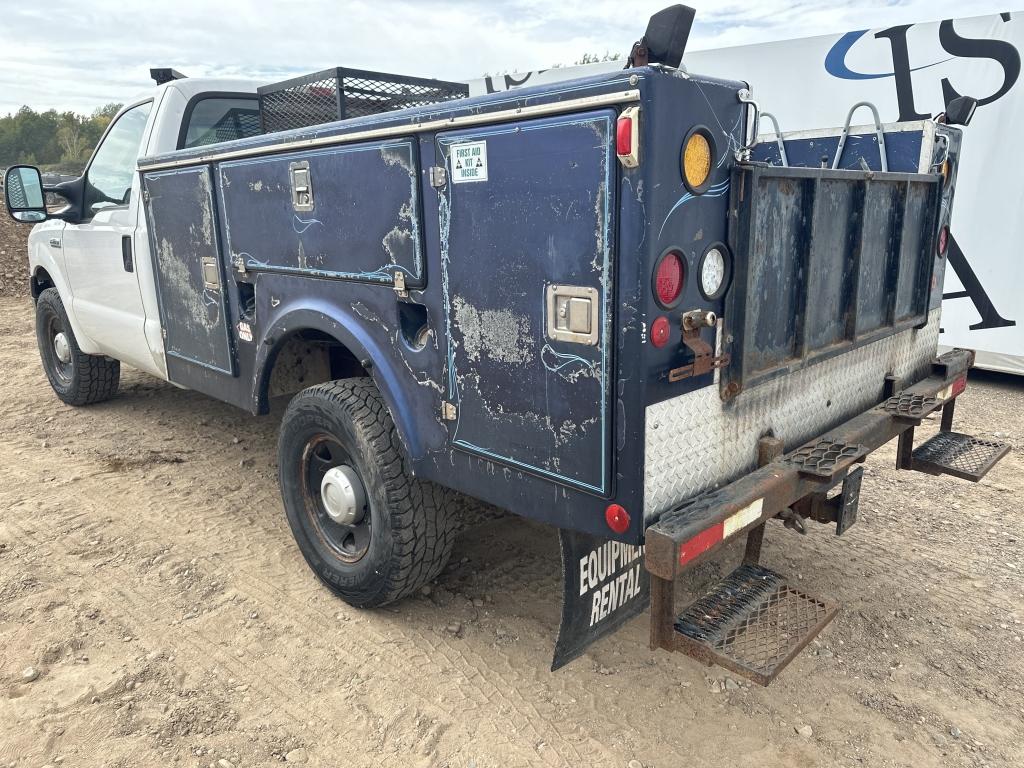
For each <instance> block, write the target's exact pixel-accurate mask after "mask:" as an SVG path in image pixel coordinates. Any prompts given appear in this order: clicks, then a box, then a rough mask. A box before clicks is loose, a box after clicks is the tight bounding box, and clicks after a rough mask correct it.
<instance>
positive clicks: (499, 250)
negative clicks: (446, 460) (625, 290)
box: [438, 111, 615, 493]
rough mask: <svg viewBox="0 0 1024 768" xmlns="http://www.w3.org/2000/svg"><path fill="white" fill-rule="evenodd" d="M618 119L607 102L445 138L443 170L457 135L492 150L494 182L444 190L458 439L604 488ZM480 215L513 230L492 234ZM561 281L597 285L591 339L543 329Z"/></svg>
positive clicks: (499, 457)
mask: <svg viewBox="0 0 1024 768" xmlns="http://www.w3.org/2000/svg"><path fill="white" fill-rule="evenodd" d="M613 121H614V114H613V113H611V112H610V111H602V112H598V113H591V114H587V115H574V116H571V117H560V118H551V119H546V120H536V121H526V122H520V123H516V124H514V125H511V126H502V127H500V128H487V129H471V130H467V131H461V132H453V133H448V134H443V135H441V136H440V137H439V138H438V144H439V146H440V147H441V151H442V152H443V154H444V156H445V158H446V162H447V164H448V167H449V178H452V173H451V167H450V166H451V149H452V147H453V145H458V144H459V143H462V142H466V141H481V140H483V141H486V143H487V155H488V160H487V164H488V180H487V182H485V183H473V184H457V183H450V184H449V185H448V186H447V187H446V188H445V190H444V192H443V193H442V198H443V200H444V202H443V203H442V205H443V206H444V214H443V216H442V227H443V230H442V279H443V282H444V287H443V290H444V294H445V322H446V328H447V330H448V339H447V341H448V344H447V347H448V351H447V360H448V387H449V397H450V398H451V400H452V402H454V403H456V404H457V405H458V418H457V420H456V422H455V424H454V427H453V429H452V442H453V443H454V444H455V445H458V446H460V447H461V448H463V449H465V450H468V451H472V452H474V453H479V454H481V455H484V456H487V457H488V458H491V459H494V460H496V461H498V462H501V463H503V464H508V465H511V466H515V467H520V468H522V469H525V470H527V471H530V472H534V473H537V474H540V475H543V476H546V477H551V478H554V479H557V480H559V481H562V482H565V483H571V484H573V485H578V486H580V487H583V488H587V489H590V490H593V491H596V492H599V493H603V492H604V491H606V489H607V487H608V483H609V477H608V471H609V469H610V466H609V461H608V460H609V458H610V455H611V449H610V445H609V443H610V439H611V424H610V403H609V393H610V386H609V381H608V379H609V373H610V371H609V360H610V346H611V338H610V337H611V323H610V317H611V305H610V301H611V286H610V281H609V280H608V273H609V269H610V265H611V240H612V232H613V221H612V216H611V199H612V197H613V195H614V191H613V190H614V186H613V183H612V179H613V177H612V172H613V170H614V163H615V159H614V156H613V154H612V142H611V138H610V137H611V126H612V123H613ZM485 216H490V217H493V218H494V219H496V220H498V221H503V222H506V223H507V225H510V226H515V227H516V228H517V230H518V231H517V235H516V236H515V237H514V238H496V237H493V236H492V234H491V232H490V230H489V228H488V227H486V226H483V223H484V221H486V219H485V218H484V217H485ZM484 264H487V265H488V267H487V268H486V269H481V268H480V267H481V266H482V265H484ZM474 267H476V268H474ZM556 284H562V285H574V286H585V287H591V288H595V289H597V290H598V291H599V294H600V317H599V321H598V322H599V328H600V334H599V343H598V345H597V346H587V345H581V344H574V343H569V342H565V341H554V340H551V339H548V338H547V336H546V330H545V328H546V317H545V315H546V306H545V289H546V287H547V286H548V285H556ZM494 325H499V326H501V327H502V328H504V330H505V331H508V332H511V331H513V330H514V332H515V336H516V338H509V337H508V335H507V334H504V335H503V334H502V333H498V332H495V331H494V329H493V327H492V328H488V327H487V326H494ZM556 347H557V349H556ZM546 354H547V355H550V354H554V355H558V356H560V364H556V365H554V366H552V365H551V364H550V363H549V362H548V360H547V358H546ZM570 364H575V368H576V370H575V372H574V375H570V373H571V372H570V371H567V370H566V366H567V365H570Z"/></svg>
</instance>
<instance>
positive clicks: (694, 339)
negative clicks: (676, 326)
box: [668, 310, 729, 382]
mask: <svg viewBox="0 0 1024 768" xmlns="http://www.w3.org/2000/svg"><path fill="white" fill-rule="evenodd" d="M717 320H718V318H717V317H715V313H714V312H705V311H703V310H694V311H692V312H687V313H686V314H684V315H683V319H682V327H683V344H685V345H686V346H687V347H688V348H689V349H690V351H691V352H693V362H692V363H690V364H689V365H683V366H680V367H679V368H673V369H672V370H670V371H669V372H668V380H669V381H670V382H676V381H681V380H682V379H687V378H689V377H690V376H703V375H704V374H705V373H711V371H713V370H715V369H716V368H724V367H725V366H727V365H728V364H729V355H728V354H724V355H717V356H716V355H715V350H713V349H712V348H711V345H710V344H708V343H707V342H706V341H704V339H702V338H701V337H700V331H701V329H702V328H713V327H714V325H715V323H716V322H717Z"/></svg>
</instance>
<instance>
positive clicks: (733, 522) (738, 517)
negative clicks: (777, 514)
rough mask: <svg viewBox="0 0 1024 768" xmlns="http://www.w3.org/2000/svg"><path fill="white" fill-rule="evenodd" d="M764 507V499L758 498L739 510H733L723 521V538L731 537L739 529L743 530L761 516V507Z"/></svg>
mask: <svg viewBox="0 0 1024 768" xmlns="http://www.w3.org/2000/svg"><path fill="white" fill-rule="evenodd" d="M763 507H764V499H758V500H757V501H755V502H753V503H751V504H748V505H747V506H745V507H744V508H743V509H741V510H740V511H739V512H733V513H732V514H731V515H729V517H727V518H725V522H723V523H722V538H723V539H727V538H729V537H730V536H732V535H733V534H734V533H736V532H737V531H740V530H742V529H743V528H744V527H746V526H748V525H750V524H751V523H753V522H754V521H755V520H757V519H758V518H760V517H761V509H762V508H763Z"/></svg>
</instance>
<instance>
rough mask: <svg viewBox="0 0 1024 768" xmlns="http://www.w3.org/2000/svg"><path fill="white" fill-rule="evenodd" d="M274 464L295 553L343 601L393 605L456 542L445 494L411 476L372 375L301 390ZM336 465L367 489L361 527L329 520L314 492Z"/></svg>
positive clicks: (425, 578)
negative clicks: (346, 470)
mask: <svg viewBox="0 0 1024 768" xmlns="http://www.w3.org/2000/svg"><path fill="white" fill-rule="evenodd" d="M277 461H278V478H279V481H280V485H281V496H282V498H283V500H284V507H285V512H286V514H287V516H288V524H289V525H290V526H291V529H292V533H293V534H294V536H295V540H296V542H297V543H298V545H299V550H300V551H301V552H302V555H303V557H305V558H306V562H307V563H309V566H310V568H312V569H313V572H314V573H315V574H316V575H317V576H318V577H319V578H320V580H321V581H323V582H324V584H326V585H327V586H328V587H329V588H330V589H331V590H332V591H334V592H335V593H336V594H337V595H339V596H340V597H341V598H342V599H343V600H345V602H347V603H350V604H352V605H354V606H357V607H360V608H372V607H376V606H379V605H385V604H386V603H390V602H392V601H393V600H398V599H399V598H402V597H405V596H406V595H409V594H411V593H412V592H414V591H415V590H417V589H419V588H420V587H421V586H423V585H424V584H426V583H427V582H429V581H430V580H431V579H433V578H434V577H435V576H437V575H438V573H440V572H441V569H442V568H444V566H445V564H446V563H447V562H448V558H449V557H450V555H451V549H452V544H453V541H454V538H455V526H454V524H453V520H452V518H451V516H450V515H449V514H448V511H447V509H446V506H447V501H448V499H449V497H450V495H451V493H450V492H449V491H448V490H446V489H445V488H442V487H441V486H438V485H435V484H433V483H429V482H425V481H422V480H417V479H415V478H414V477H412V474H411V472H410V471H409V467H408V461H407V458H406V455H405V450H404V449H403V447H402V445H401V442H400V441H399V438H398V433H397V431H396V430H395V425H394V422H393V421H392V419H391V414H390V412H389V411H388V408H387V405H386V404H385V403H384V401H383V399H382V398H381V396H380V393H379V392H378V391H377V388H376V387H375V386H374V384H373V382H372V381H371V380H370V379H367V378H354V379H339V380H337V381H331V382H328V383H326V384H319V385H317V386H315V387H310V388H308V389H304V390H303V391H301V392H299V393H298V394H297V395H296V396H295V397H294V398H293V399H292V401H291V402H290V403H289V404H288V408H287V410H286V411H285V414H284V418H283V421H282V423H281V434H280V437H279V439H278V446H277ZM341 465H344V466H346V467H350V468H351V469H353V470H355V473H356V474H357V475H358V478H359V480H360V481H361V483H362V488H363V490H364V491H365V499H366V504H365V506H364V507H363V509H364V510H365V511H364V512H363V515H364V517H363V521H360V522H359V523H358V524H356V525H351V526H345V525H342V524H339V523H338V522H336V520H334V519H332V518H331V517H330V516H329V514H328V512H327V510H326V507H325V505H324V500H323V497H322V495H321V493H320V487H321V486H320V485H319V482H321V481H322V478H323V476H324V473H325V472H326V471H328V470H329V469H330V468H332V467H338V466H341ZM324 467H327V469H323V468H324ZM317 478H320V480H319V481H318V479H317ZM364 522H365V525H366V530H362V529H361V527H362V526H363V525H364Z"/></svg>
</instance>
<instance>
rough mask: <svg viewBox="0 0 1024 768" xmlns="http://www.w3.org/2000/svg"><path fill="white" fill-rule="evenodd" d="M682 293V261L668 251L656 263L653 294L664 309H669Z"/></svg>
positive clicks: (673, 252) (675, 254)
mask: <svg viewBox="0 0 1024 768" xmlns="http://www.w3.org/2000/svg"><path fill="white" fill-rule="evenodd" d="M682 292H683V259H682V257H681V256H680V255H679V254H678V253H676V252H675V251H669V252H668V253H666V254H665V255H664V256H662V257H661V261H659V262H658V269H657V272H655V274H654V293H655V295H656V296H657V297H658V301H660V302H661V304H662V305H663V306H665V307H671V306H672V305H673V304H675V302H676V300H677V299H678V298H679V294H681V293H682Z"/></svg>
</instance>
